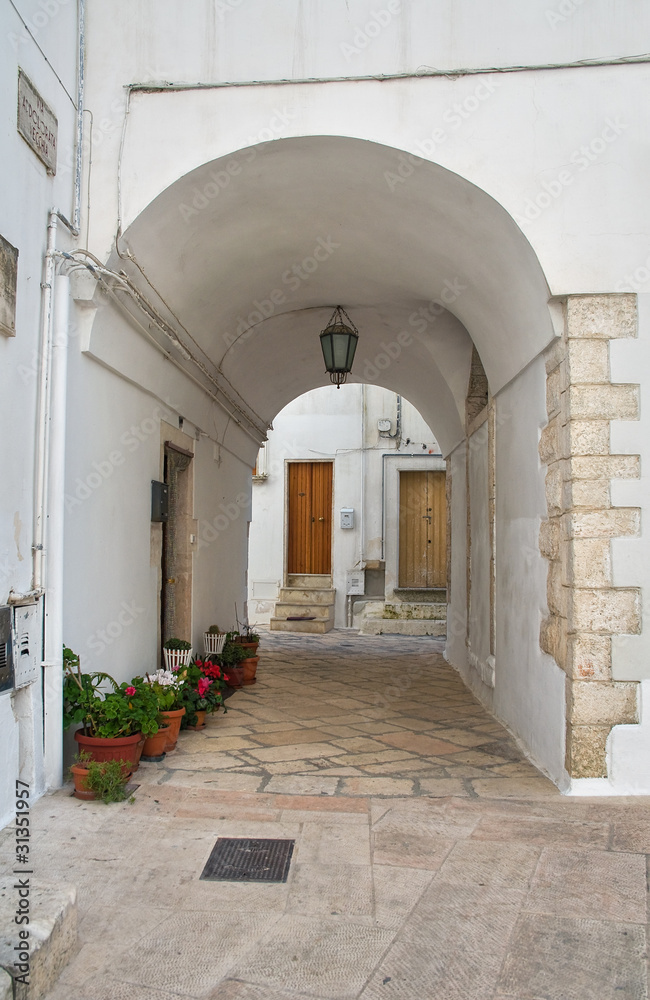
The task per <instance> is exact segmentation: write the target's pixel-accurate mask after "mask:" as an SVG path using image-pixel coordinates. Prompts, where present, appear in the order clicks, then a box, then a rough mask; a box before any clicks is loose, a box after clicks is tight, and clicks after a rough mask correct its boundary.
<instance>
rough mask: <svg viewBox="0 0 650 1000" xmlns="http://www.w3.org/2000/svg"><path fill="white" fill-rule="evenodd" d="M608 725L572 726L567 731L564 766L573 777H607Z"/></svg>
mask: <svg viewBox="0 0 650 1000" xmlns="http://www.w3.org/2000/svg"><path fill="white" fill-rule="evenodd" d="M610 729H611V727H610V726H572V727H570V728H569V731H568V739H567V761H566V768H567V771H568V772H569V774H571V775H572V776H573V777H574V778H606V777H607V737H608V736H609V733H610Z"/></svg>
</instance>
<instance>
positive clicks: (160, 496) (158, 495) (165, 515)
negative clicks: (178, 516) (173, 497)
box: [151, 479, 169, 522]
mask: <svg viewBox="0 0 650 1000" xmlns="http://www.w3.org/2000/svg"><path fill="white" fill-rule="evenodd" d="M151 520H152V521H154V522H159V521H168V520H169V486H168V485H167V483H159V482H157V481H156V480H155V479H152V480H151Z"/></svg>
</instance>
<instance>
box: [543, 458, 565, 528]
mask: <svg viewBox="0 0 650 1000" xmlns="http://www.w3.org/2000/svg"><path fill="white" fill-rule="evenodd" d="M562 486H563V483H562V466H561V463H560V462H554V463H553V465H551V466H549V470H548V472H547V473H546V503H547V506H548V512H549V515H550V516H553V514H559V513H560V512H561V511H562V508H563V504H562V499H563V490H562Z"/></svg>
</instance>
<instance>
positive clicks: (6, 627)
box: [0, 607, 14, 691]
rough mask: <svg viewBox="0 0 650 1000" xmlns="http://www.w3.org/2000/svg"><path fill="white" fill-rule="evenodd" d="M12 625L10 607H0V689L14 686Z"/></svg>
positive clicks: (8, 689) (6, 689)
mask: <svg viewBox="0 0 650 1000" xmlns="http://www.w3.org/2000/svg"><path fill="white" fill-rule="evenodd" d="M12 625H13V611H12V609H11V608H9V607H4V608H0V691H10V690H11V689H12V688H13V686H14V657H13V642H12Z"/></svg>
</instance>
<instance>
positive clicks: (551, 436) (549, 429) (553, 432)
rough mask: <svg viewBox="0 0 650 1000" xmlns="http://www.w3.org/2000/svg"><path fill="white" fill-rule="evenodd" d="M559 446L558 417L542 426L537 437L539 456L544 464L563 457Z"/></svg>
mask: <svg viewBox="0 0 650 1000" xmlns="http://www.w3.org/2000/svg"><path fill="white" fill-rule="evenodd" d="M560 447H561V423H560V418H559V417H553V418H552V419H551V420H549V422H548V424H547V425H546V427H544V428H543V430H542V433H541V434H540V438H539V457H540V459H541V460H542V462H543V463H544V465H550V464H551V462H554V461H555V460H556V459H558V458H563V457H564V455H561V454H560Z"/></svg>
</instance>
